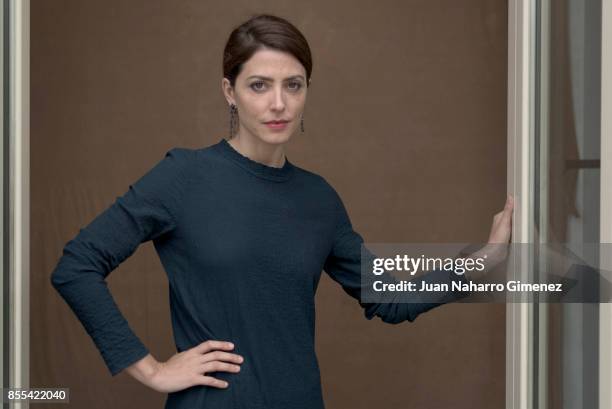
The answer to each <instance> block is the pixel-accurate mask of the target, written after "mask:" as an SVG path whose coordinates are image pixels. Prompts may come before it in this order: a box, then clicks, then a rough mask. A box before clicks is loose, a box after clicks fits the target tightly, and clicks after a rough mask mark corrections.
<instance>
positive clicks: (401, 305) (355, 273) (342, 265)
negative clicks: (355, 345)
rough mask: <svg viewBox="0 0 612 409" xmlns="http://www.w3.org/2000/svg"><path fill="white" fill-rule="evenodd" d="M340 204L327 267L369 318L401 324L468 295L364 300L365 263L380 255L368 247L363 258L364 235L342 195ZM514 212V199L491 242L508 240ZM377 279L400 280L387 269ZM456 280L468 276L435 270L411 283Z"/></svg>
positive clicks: (498, 219) (399, 295)
mask: <svg viewBox="0 0 612 409" xmlns="http://www.w3.org/2000/svg"><path fill="white" fill-rule="evenodd" d="M509 200H510V199H509ZM338 204H339V205H338V214H337V218H338V223H337V226H336V230H335V237H334V241H333V243H334V244H333V247H332V250H331V251H330V253H329V255H328V257H327V258H326V261H325V264H324V267H323V269H324V271H325V272H326V273H327V274H329V276H330V277H331V278H332V279H333V280H334V281H336V282H338V283H339V284H340V285H341V286H342V288H343V289H344V291H345V292H346V293H347V294H349V295H350V296H351V297H353V298H355V299H357V301H359V304H360V305H361V307H362V308H363V309H364V313H365V317H366V318H367V319H369V320H370V319H372V318H374V317H375V316H379V317H380V318H381V320H382V321H384V322H387V323H390V324H398V323H400V322H403V321H410V322H412V321H414V320H415V319H416V318H417V316H419V315H420V314H422V313H424V312H426V311H429V310H431V309H432V308H435V307H437V306H440V305H443V304H445V303H447V302H451V301H453V300H455V298H462V297H463V296H465V293H463V294H462V293H460V295H457V294H455V293H450V294H449V297H447V298H446V300H445V301H442V302H421V301H419V296H418V294H417V293H414V292H394V293H393V294H389V295H388V296H387V297H386V299H385V301H384V302H363V301H362V295H363V293H364V292H365V291H367V290H368V289H367V288H368V286H369V285H371V282H370V281H368V280H363V277H362V274H361V271H362V268H361V266H362V263H366V264H367V265H371V264H372V263H373V260H374V259H375V258H376V256H375V255H374V254H372V253H371V252H370V251H368V250H367V248H365V249H364V250H365V251H364V256H365V259H364V260H362V254H361V250H362V244H363V242H364V241H363V238H362V237H361V235H360V234H359V233H357V232H356V231H355V230H354V229H353V227H352V224H351V221H350V219H349V216H348V213H347V211H346V208H345V207H344V205H343V203H342V200H341V199H340V198H339V197H338ZM511 212H512V204H511V202H510V205H508V203H507V204H506V207H505V209H504V210H502V211H501V212H499V213H497V214H496V215H495V216H494V222H493V226H492V228H491V234H490V236H489V242H499V241H503V240H506V241H507V240H508V238H509V237H510V230H511V224H510V220H511V219H510V216H511ZM475 255H476V254H474V256H475ZM376 279H377V280H381V281H383V282H385V283H392V284H394V283H397V282H398V280H397V279H396V278H394V277H393V276H392V275H391V274H388V273H386V272H385V273H384V274H383V275H380V276H378V277H377V278H376ZM453 280H461V281H465V280H466V277H464V276H463V275H457V274H456V273H455V272H454V271H450V272H449V271H446V270H433V271H430V272H428V273H426V274H423V275H422V276H419V277H417V278H414V279H412V280H411V282H414V283H415V284H416V286H417V287H420V285H421V282H422V281H424V282H427V283H436V284H441V283H450V282H451V281H453Z"/></svg>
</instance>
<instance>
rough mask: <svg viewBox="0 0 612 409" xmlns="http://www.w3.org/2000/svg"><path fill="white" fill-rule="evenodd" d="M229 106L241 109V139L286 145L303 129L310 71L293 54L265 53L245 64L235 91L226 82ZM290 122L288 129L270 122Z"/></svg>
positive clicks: (262, 52) (267, 50) (224, 88)
mask: <svg viewBox="0 0 612 409" xmlns="http://www.w3.org/2000/svg"><path fill="white" fill-rule="evenodd" d="M222 86H223V91H224V93H225V97H226V99H227V101H228V103H230V104H231V103H234V104H236V108H237V109H238V119H239V129H238V131H237V133H238V134H239V135H240V136H247V137H254V138H258V139H260V140H261V141H263V142H266V143H271V144H279V143H284V142H287V141H288V140H289V138H290V137H291V135H292V134H293V132H294V131H295V130H296V129H298V127H299V126H300V115H301V114H302V112H303V111H304V104H305V102H306V70H305V69H304V67H303V66H302V64H301V63H300V62H299V61H298V60H297V59H296V58H295V57H293V56H292V55H291V54H289V53H285V52H282V51H278V50H271V49H261V50H258V51H257V52H255V54H253V56H252V57H251V58H250V59H249V60H248V61H247V62H246V63H244V64H243V66H242V71H241V72H240V74H238V76H237V77H236V83H235V85H234V87H233V88H232V87H231V86H230V84H229V81H228V80H227V79H226V78H223V82H222ZM274 120H283V121H288V122H287V123H286V124H285V125H284V126H281V127H279V126H276V127H274V126H269V125H267V124H266V122H269V121H274Z"/></svg>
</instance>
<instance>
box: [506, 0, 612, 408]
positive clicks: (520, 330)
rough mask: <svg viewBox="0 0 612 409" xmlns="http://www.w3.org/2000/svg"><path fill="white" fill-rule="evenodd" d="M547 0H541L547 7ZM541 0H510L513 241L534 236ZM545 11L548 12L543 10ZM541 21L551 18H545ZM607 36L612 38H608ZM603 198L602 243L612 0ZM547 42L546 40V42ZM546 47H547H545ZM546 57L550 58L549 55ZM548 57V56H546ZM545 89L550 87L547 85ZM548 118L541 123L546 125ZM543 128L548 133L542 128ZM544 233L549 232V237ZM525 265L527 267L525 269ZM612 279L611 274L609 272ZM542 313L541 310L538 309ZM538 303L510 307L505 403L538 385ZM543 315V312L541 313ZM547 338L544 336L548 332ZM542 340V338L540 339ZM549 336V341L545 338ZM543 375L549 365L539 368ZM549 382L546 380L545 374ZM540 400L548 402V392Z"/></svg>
mask: <svg viewBox="0 0 612 409" xmlns="http://www.w3.org/2000/svg"><path fill="white" fill-rule="evenodd" d="M547 4H548V3H547V1H544V0H543V1H542V7H546V5H547ZM535 6H536V2H535V1H534V0H509V2H508V190H509V191H510V192H509V193H512V194H513V195H514V196H515V199H516V200H515V203H516V208H515V212H514V218H513V242H515V243H530V242H532V241H533V237H534V235H533V231H532V224H533V221H534V215H533V194H534V191H533V181H532V180H531V177H530V175H532V174H533V171H534V163H535V162H534V145H533V141H534V130H535V128H534V126H535V125H534V118H535V117H534V112H535V109H534V108H536V107H535V106H534V92H535V90H536V86H537V83H536V81H535V80H536V78H535V74H536V73H535V69H534V68H535V58H536V55H535V51H536V50H535V45H536V44H535V39H536V31H535V30H536V24H535V23H536V21H535V18H536V9H535ZM544 14H546V13H543V15H544ZM542 24H544V25H545V24H547V22H546V21H543V22H542ZM606 39H611V40H609V41H605V40H606ZM601 43H602V50H601V57H602V58H601V61H602V67H601V73H602V77H601V86H602V89H601V173H600V175H601V186H600V188H601V191H600V193H601V203H600V209H601V214H600V223H601V225H600V234H601V239H600V241H601V242H602V243H612V0H602V42H601ZM543 46H545V44H544V43H543ZM542 52H546V48H545V47H543V48H542ZM544 60H546V58H544ZM544 62H545V61H544ZM543 91H544V92H545V91H546V90H543ZM545 125H546V124H541V126H545ZM542 134H544V135H545V134H546V132H543V133H542ZM544 239H545V238H544ZM601 268H602V269H604V270H607V271H611V270H612V254H607V252H606V251H602V252H601ZM521 270H522V269H521ZM608 279H609V280H612V277H608ZM539 312H540V314H541V313H542V310H539ZM533 313H534V305H533V304H530V303H514V304H512V303H509V304H507V307H506V314H507V315H506V409H529V408H532V407H533V396H534V393H538V391H534V390H532V386H533V377H532V374H533V363H534V360H533V333H534V331H533V322H534V320H533V317H534V314H533ZM542 318H544V317H542ZM544 339H545V337H544ZM540 341H542V340H540ZM599 341H600V342H599V345H600V346H599V356H600V366H599V408H600V409H604V408H610V407H612V350H611V348H610V347H609V346H610V345H612V304H610V303H602V304H600V340H599ZM544 342H545V341H544ZM539 373H540V374H541V375H543V376H545V375H546V373H545V371H539ZM543 379H544V384H546V381H545V378H543ZM539 398H540V400H539V403H540V404H539V406H540V408H542V409H545V408H546V407H547V405H546V394H545V393H540V394H539Z"/></svg>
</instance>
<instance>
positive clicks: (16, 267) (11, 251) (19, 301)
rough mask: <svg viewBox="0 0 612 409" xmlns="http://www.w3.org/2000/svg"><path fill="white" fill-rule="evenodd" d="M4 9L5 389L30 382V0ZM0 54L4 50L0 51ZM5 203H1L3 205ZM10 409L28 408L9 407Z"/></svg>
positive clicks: (12, 1) (8, 0)
mask: <svg viewBox="0 0 612 409" xmlns="http://www.w3.org/2000/svg"><path fill="white" fill-rule="evenodd" d="M2 6H3V13H4V12H5V11H6V10H7V7H8V15H7V17H8V27H7V29H8V30H5V33H7V34H8V38H7V39H6V40H7V41H5V42H4V46H5V47H6V46H8V48H9V50H8V51H9V56H8V61H7V62H6V63H8V64H5V68H7V69H8V71H9V73H8V74H9V78H8V83H5V84H3V85H4V89H3V92H4V93H6V92H7V91H8V93H9V99H8V106H6V107H4V108H5V109H4V111H3V112H7V109H8V114H9V115H8V116H6V115H4V116H3V121H8V133H9V134H8V157H9V175H8V176H9V178H8V179H9V186H8V212H9V225H8V226H7V227H8V254H6V256H7V257H8V265H9V271H8V276H9V289H8V290H9V291H8V293H9V294H8V295H9V300H8V303H3V305H4V306H5V308H6V306H7V305H8V309H9V311H8V318H9V323H8V330H9V337H8V340H9V362H8V374H9V379H8V386H9V387H13V388H28V387H29V383H30V377H29V375H30V374H29V368H30V359H29V356H30V319H29V318H30V302H29V301H30V151H29V149H30V1H29V0H4V1H3V2H2ZM3 51H4V50H3ZM5 203H6V201H5ZM5 273H6V272H5ZM9 407H10V408H28V407H29V404H28V403H27V402H25V403H19V402H17V403H10V404H9Z"/></svg>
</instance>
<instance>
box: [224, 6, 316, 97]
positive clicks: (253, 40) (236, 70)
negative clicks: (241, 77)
mask: <svg viewBox="0 0 612 409" xmlns="http://www.w3.org/2000/svg"><path fill="white" fill-rule="evenodd" d="M262 48H271V49H274V50H279V51H284V52H287V53H289V54H291V55H293V56H294V57H295V58H296V59H297V60H298V61H299V62H300V63H302V65H303V66H304V69H305V70H306V82H307V85H310V75H311V73H312V55H311V54H310V47H309V46H308V42H307V41H306V38H305V37H304V36H303V35H302V33H301V32H300V31H299V30H298V29H297V28H296V27H295V26H294V25H293V24H291V23H290V22H288V21H287V20H285V19H283V18H281V17H277V16H273V15H270V14H259V15H255V16H253V17H251V18H250V19H249V20H247V21H245V22H244V23H242V24H241V25H239V26H238V27H236V28H235V29H234V30H233V31H232V33H231V34H230V36H229V39H228V40H227V43H226V44H225V50H224V51H223V76H224V77H225V78H227V79H228V80H229V82H230V84H231V85H232V87H233V86H234V85H235V83H236V77H237V76H238V74H240V71H241V70H242V66H243V64H244V63H245V62H247V61H248V60H249V58H251V56H252V55H253V54H255V52H256V51H257V50H260V49H262Z"/></svg>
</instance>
